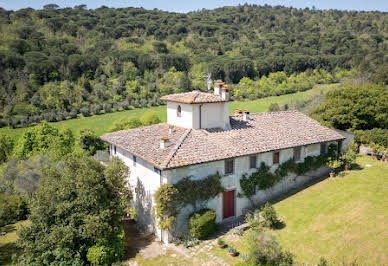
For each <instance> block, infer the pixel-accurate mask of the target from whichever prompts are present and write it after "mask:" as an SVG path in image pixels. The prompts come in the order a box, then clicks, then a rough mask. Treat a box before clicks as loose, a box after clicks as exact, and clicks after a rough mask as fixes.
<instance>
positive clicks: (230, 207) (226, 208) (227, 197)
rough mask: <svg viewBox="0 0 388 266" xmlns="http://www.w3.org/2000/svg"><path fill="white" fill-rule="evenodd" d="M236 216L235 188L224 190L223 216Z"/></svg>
mask: <svg viewBox="0 0 388 266" xmlns="http://www.w3.org/2000/svg"><path fill="white" fill-rule="evenodd" d="M232 216H234V190H231V191H226V192H224V196H223V217H224V219H226V218H228V217H232Z"/></svg>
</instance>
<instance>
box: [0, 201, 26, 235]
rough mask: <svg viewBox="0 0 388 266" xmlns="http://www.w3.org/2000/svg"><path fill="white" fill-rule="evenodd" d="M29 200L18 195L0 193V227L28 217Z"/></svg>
mask: <svg viewBox="0 0 388 266" xmlns="http://www.w3.org/2000/svg"><path fill="white" fill-rule="evenodd" d="M27 214H28V208H27V202H26V200H25V199H24V198H23V197H20V196H17V195H5V194H2V195H0V227H1V226H4V225H7V224H10V223H15V222H17V221H20V220H25V219H27Z"/></svg>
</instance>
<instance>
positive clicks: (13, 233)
mask: <svg viewBox="0 0 388 266" xmlns="http://www.w3.org/2000/svg"><path fill="white" fill-rule="evenodd" d="M29 224H30V221H28V220H27V221H20V222H17V223H15V224H9V225H6V226H4V227H2V228H1V229H0V231H1V232H3V231H5V232H8V233H7V234H6V235H4V236H0V265H10V264H11V260H12V255H13V254H17V253H20V250H19V249H18V248H17V247H16V240H17V239H18V235H17V234H18V231H20V229H21V228H22V227H23V226H28V225H29Z"/></svg>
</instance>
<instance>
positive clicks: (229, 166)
mask: <svg viewBox="0 0 388 266" xmlns="http://www.w3.org/2000/svg"><path fill="white" fill-rule="evenodd" d="M233 172H234V160H233V159H229V160H225V174H226V175H230V174H233Z"/></svg>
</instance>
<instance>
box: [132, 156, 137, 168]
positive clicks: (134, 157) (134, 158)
mask: <svg viewBox="0 0 388 266" xmlns="http://www.w3.org/2000/svg"><path fill="white" fill-rule="evenodd" d="M136 161H137V158H136V156H135V155H133V166H136Z"/></svg>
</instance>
